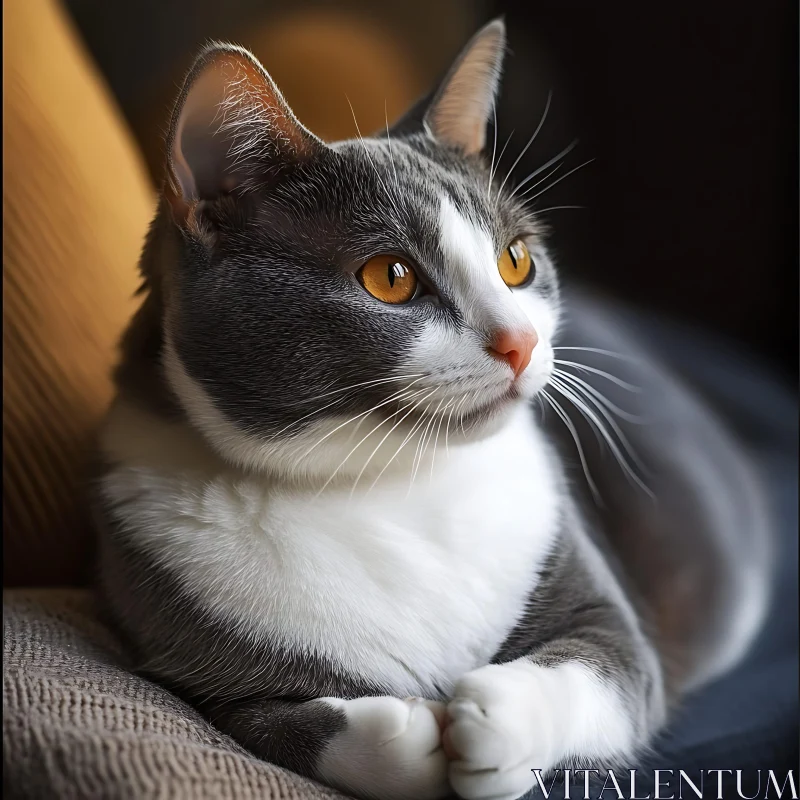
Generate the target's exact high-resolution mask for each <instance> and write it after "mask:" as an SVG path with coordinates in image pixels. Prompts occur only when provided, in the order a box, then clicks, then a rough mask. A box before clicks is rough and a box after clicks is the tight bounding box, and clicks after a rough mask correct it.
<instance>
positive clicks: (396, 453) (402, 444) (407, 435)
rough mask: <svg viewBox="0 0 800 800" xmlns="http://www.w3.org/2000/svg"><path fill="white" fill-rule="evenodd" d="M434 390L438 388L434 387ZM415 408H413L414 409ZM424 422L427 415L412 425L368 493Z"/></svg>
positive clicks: (421, 401) (368, 490)
mask: <svg viewBox="0 0 800 800" xmlns="http://www.w3.org/2000/svg"><path fill="white" fill-rule="evenodd" d="M434 391H436V390H435V389H434ZM426 399H427V398H425V397H423V398H422V400H420V401H418V402H417V405H416V406H415V407H414V409H416V408H419V406H420V405H422V403H423V402H424V401H425V400H426ZM414 409H412V411H413V410H414ZM424 422H425V417H424V416H422V417H420V418H419V419H418V420H417V421H416V422H415V423H414V424H413V425H412V426H411V430H410V431H409V432H408V433H407V434H406V438H405V439H403V441H402V442H401V443H400V447H398V448H397V450H395V451H394V454H393V455H392V457H391V458H390V459H389V460H388V461H387V462H386V464H384V466H383V469H381V471H380V472H379V473H378V475H377V476H376V478H375V480H374V481H372V484H371V485H370V487H369V489H367V494H369V493H370V492H371V491H372V490H373V489H374V488H375V484H376V483H377V482H378V481H379V480H380V477H381V475H383V473H384V472H386V470H387V469H388V468H389V465H390V464H391V463H392V462H393V461H394V460H395V458H397V456H398V455H399V454H400V451H401V450H402V449H403V448H404V447H405V446H406V445H407V444H408V442H410V441H411V438H412V436H413V435H414V434H415V433H416V431H417V429H418V428H419V427H420V426H421V425H423V423H424Z"/></svg>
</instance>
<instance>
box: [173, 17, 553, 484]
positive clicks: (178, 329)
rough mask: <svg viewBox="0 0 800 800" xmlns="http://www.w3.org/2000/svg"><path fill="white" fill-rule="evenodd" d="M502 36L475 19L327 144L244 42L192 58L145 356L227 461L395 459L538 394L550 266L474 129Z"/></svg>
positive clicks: (491, 427)
mask: <svg viewBox="0 0 800 800" xmlns="http://www.w3.org/2000/svg"><path fill="white" fill-rule="evenodd" d="M504 48H505V31H504V26H503V24H502V22H500V21H495V22H492V23H490V24H489V25H487V26H486V27H485V28H483V30H481V31H480V32H479V33H478V34H477V35H476V36H475V37H474V38H473V39H472V41H471V42H470V43H469V44H468V46H467V47H466V48H465V50H464V51H463V52H462V54H461V55H460V57H459V58H458V59H457V61H456V62H455V64H454V65H453V67H452V68H451V70H450V71H449V73H448V74H447V76H446V77H445V79H444V80H443V82H442V83H441V85H440V86H439V88H438V89H437V90H436V91H435V92H434V93H433V94H432V95H431V96H430V97H429V98H428V99H427V100H425V101H423V102H421V103H420V104H418V105H417V106H416V107H415V108H414V109H412V110H411V111H410V112H409V113H408V114H407V115H406V117H404V118H403V119H402V120H401V121H400V122H399V123H398V124H397V125H395V127H394V129H389V130H384V131H382V132H378V133H377V134H375V135H374V136H370V137H365V138H357V139H352V140H349V141H343V142H335V143H330V144H326V143H324V142H322V141H321V140H320V139H318V138H317V137H316V136H314V135H313V134H312V133H311V132H309V131H308V130H307V129H306V128H304V127H303V126H302V124H301V123H300V122H299V121H298V120H297V119H296V118H295V116H294V115H293V114H292V112H291V110H290V109H289V107H288V106H287V104H286V102H285V100H284V99H283V97H282V96H281V94H280V92H279V91H278V89H277V87H276V86H275V84H274V83H273V81H272V80H271V78H270V77H269V75H268V74H267V73H266V72H265V71H264V70H263V68H262V67H261V65H260V64H259V63H258V62H257V61H256V60H255V58H254V57H253V56H252V55H250V54H249V53H247V52H246V51H244V50H242V49H240V48H236V47H232V46H225V45H214V46H211V47H208V48H207V49H206V50H205V51H204V52H203V53H202V54H201V55H200V57H199V58H198V59H197V61H196V63H195V65H194V67H193V68H192V70H191V71H190V73H189V75H188V77H187V79H186V82H185V84H184V87H183V91H182V92H181V95H180V97H179V99H178V102H177V105H176V108H175V111H174V114H173V118H172V124H171V128H170V133H169V136H168V140H167V147H168V166H167V177H166V181H165V185H164V202H163V204H162V205H163V213H164V214H165V215H166V216H168V218H169V222H168V225H169V226H170V228H171V230H172V231H173V236H172V239H171V241H172V244H171V245H170V247H168V248H162V254H161V256H160V259H161V262H162V263H161V266H160V268H159V269H160V271H161V273H162V276H161V279H160V283H161V285H163V287H164V288H163V296H164V306H165V317H164V348H163V353H162V363H163V366H164V372H165V375H166V378H167V381H168V383H169V385H170V387H171V388H172V390H173V392H174V394H175V395H176V396H177V398H178V401H179V402H180V404H181V405H182V407H183V408H184V410H185V412H186V413H187V415H188V417H189V419H190V420H191V422H192V423H193V424H194V425H195V426H196V427H197V428H199V429H200V430H201V431H202V432H203V434H204V435H205V436H206V438H207V439H208V440H209V441H210V442H211V444H212V445H213V446H214V447H215V448H216V449H217V450H218V451H219V452H220V453H221V454H223V455H224V456H225V457H226V458H228V459H229V460H233V461H235V462H237V463H239V464H243V465H247V466H249V467H251V468H256V469H271V470H276V471H278V472H281V473H283V474H287V473H294V474H298V473H304V474H306V475H312V474H313V475H315V476H317V477H322V478H327V477H328V476H330V475H331V474H332V473H333V472H334V470H336V469H337V467H338V470H339V472H338V474H340V475H348V476H352V475H353V474H358V473H359V471H361V470H362V468H365V465H366V464H367V462H368V461H369V465H368V466H367V467H366V470H367V471H368V472H369V473H372V472H373V471H375V470H377V471H380V470H381V469H383V467H385V466H386V465H387V464H388V463H389V461H390V460H391V459H392V457H394V456H395V455H396V454H397V455H396V458H395V461H394V462H393V466H392V469H405V468H407V467H408V465H409V464H410V462H411V461H412V459H413V456H414V454H415V452H417V450H418V448H417V445H418V444H419V443H420V441H423V442H424V441H425V438H424V437H427V438H428V440H430V439H431V438H433V437H434V436H439V437H441V439H442V441H443V439H444V437H447V439H448V445H449V447H453V446H457V445H458V443H459V442H460V443H463V442H464V441H465V440H470V439H473V438H475V437H480V436H485V435H487V434H488V433H490V432H492V431H495V430H497V428H498V427H499V426H501V425H502V424H503V423H504V422H505V421H506V420H508V419H509V418H510V415H511V413H512V411H513V410H514V409H515V408H519V406H520V404H523V403H526V402H528V401H529V400H530V399H531V397H532V396H533V395H534V394H535V393H536V392H537V391H538V390H540V389H541V388H542V387H543V386H544V385H545V383H546V382H547V380H548V378H549V375H550V371H551V369H552V358H553V356H552V347H551V342H552V339H553V335H554V333H555V329H556V324H557V318H558V298H557V284H556V278H555V274H554V268H553V266H552V264H551V262H550V260H549V259H548V256H547V253H546V251H545V249H544V245H543V242H542V239H541V226H540V225H539V224H537V221H536V220H535V219H534V217H533V216H532V214H531V213H530V212H529V211H528V210H527V209H526V208H525V206H524V204H523V203H522V202H520V200H519V199H518V198H516V197H514V196H512V191H511V188H510V185H509V183H506V184H505V185H503V186H502V187H501V184H502V183H503V181H502V180H500V179H499V178H498V177H497V176H496V175H493V174H492V172H493V167H492V160H493V158H492V151H493V149H494V145H495V143H496V140H495V139H492V140H488V141H487V127H488V123H489V122H490V121H491V117H492V111H493V105H494V102H495V96H496V93H497V90H498V83H499V79H500V69H501V63H502V58H503V52H504ZM325 102H330V100H329V99H328V98H325ZM343 102H344V100H343ZM501 177H505V176H501ZM404 442H405V445H404V444H403V443H404ZM440 446H441V443H440ZM376 448H377V449H376ZM398 450H399V451H400V452H399V453H398ZM348 454H349V456H348ZM346 456H348V457H347V458H345V457H346Z"/></svg>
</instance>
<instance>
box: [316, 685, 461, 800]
mask: <svg viewBox="0 0 800 800" xmlns="http://www.w3.org/2000/svg"><path fill="white" fill-rule="evenodd" d="M324 702H327V703H330V704H331V705H334V706H335V707H337V708H340V709H341V710H342V711H343V712H344V713H345V716H346V727H345V728H344V729H343V730H342V731H340V732H339V733H337V734H336V735H335V736H334V738H333V739H332V741H331V742H330V743H329V744H328V746H327V747H326V748H325V750H324V752H323V754H322V756H321V758H320V762H319V765H318V770H317V772H318V774H319V776H320V777H321V778H322V780H324V781H325V782H326V783H329V784H331V785H333V786H336V787H337V788H341V789H344V790H345V791H348V792H350V793H354V794H357V795H359V796H361V797H369V798H380V800H439V798H444V797H447V796H448V795H449V794H450V788H449V784H448V781H447V769H448V766H447V757H446V756H445V754H444V751H443V750H442V727H443V725H444V720H445V714H446V712H445V707H444V705H443V704H442V703H435V702H433V701H430V700H420V699H416V698H408V699H406V700H399V699H398V698H396V697H360V698H358V699H356V700H338V699H333V698H325V700H324Z"/></svg>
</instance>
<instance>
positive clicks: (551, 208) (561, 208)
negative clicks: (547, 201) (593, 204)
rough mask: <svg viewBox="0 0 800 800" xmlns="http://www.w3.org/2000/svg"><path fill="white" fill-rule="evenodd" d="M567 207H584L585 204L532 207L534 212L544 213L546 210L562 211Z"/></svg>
mask: <svg viewBox="0 0 800 800" xmlns="http://www.w3.org/2000/svg"><path fill="white" fill-rule="evenodd" d="M567 208H586V206H548V207H547V208H537V209H534V212H533V213H534V214H545V213H546V212H548V211H562V210H564V209H567Z"/></svg>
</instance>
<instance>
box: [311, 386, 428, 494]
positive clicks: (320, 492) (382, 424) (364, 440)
mask: <svg viewBox="0 0 800 800" xmlns="http://www.w3.org/2000/svg"><path fill="white" fill-rule="evenodd" d="M424 391H425V389H419V390H417V391H416V392H412V393H411V394H410V395H408V396H407V397H404V398H403V400H404V401H405V400H408V399H409V398H413V397H416V396H418V395H420V394H422V393H423V392H424ZM409 405H413V403H409V404H408V405H405V406H401V407H400V408H399V409H398V410H397V411H395V412H394V414H392V415H390V416H388V417H386V419H383V420H381V421H380V422H379V423H378V424H377V425H375V426H373V428H372V430H371V431H370V432H369V433H368V434H367V435H366V436H363V437H362V438H361V439H360V440H359V442H358V444H356V446H355V447H353V448H352V450H350V452H349V453H348V454H347V455H346V456H345V457H344V459H342V461H341V463H340V464H339V466H338V467H336V469H335V470H334V471H333V472H332V473H331V474H330V477H329V478H328V480H326V481H325V483H323V484H322V487H321V488H320V490H319V491H318V492H317V497H319V495H321V494H322V492H323V491H324V490H325V488H326V487H327V486H328V484H330V482H331V481H332V480H333V479H334V478H335V477H336V475H337V474H338V473H339V470H340V469H341V468H342V467H343V466H344V465H345V464H346V463H347V461H348V459H349V458H350V456H352V455H353V453H355V451H356V450H358V448H359V447H361V445H362V444H364V442H366V441H367V439H369V437H370V436H372V434H374V433H375V431H377V430H378V429H379V428H382V427H383V426H384V425H385V424H386V423H387V422H389V420H391V419H392V418H393V417H395V416H397V414H399V413H401V412H402V411H405V409H406V408H408V407H409ZM373 454H374V453H373ZM351 496H352V493H351Z"/></svg>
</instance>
